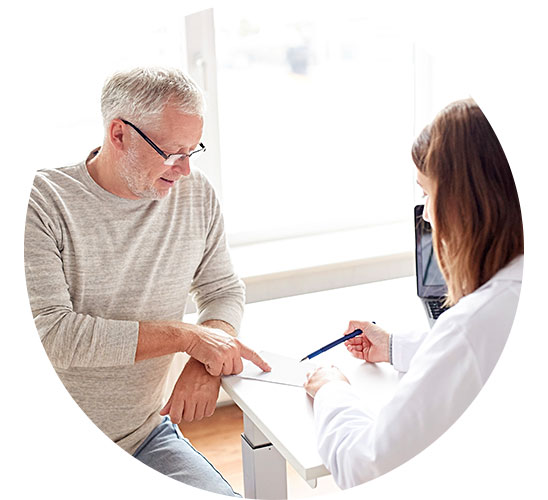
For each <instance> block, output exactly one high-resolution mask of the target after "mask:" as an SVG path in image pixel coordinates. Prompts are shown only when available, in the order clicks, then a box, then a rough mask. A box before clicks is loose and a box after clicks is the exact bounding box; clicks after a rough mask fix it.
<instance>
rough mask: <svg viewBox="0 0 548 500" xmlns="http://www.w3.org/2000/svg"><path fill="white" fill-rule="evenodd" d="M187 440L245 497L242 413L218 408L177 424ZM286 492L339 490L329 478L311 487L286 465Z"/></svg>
mask: <svg viewBox="0 0 548 500" xmlns="http://www.w3.org/2000/svg"><path fill="white" fill-rule="evenodd" d="M179 427H180V429H181V431H182V432H183V434H184V436H185V437H186V438H187V439H189V440H190V442H191V443H192V444H193V445H194V447H195V448H196V449H197V450H199V451H200V452H201V453H202V454H203V455H205V456H206V457H207V459H208V460H209V461H210V462H211V463H212V464H213V465H214V466H215V468H216V469H217V470H218V471H219V472H220V473H221V474H222V475H223V476H224V477H225V479H226V480H227V481H228V482H229V483H230V485H231V486H232V488H233V489H234V491H237V492H238V493H240V494H241V495H242V496H243V494H244V479H243V472H242V454H241V442H240V434H241V433H242V432H243V430H244V424H243V417H242V412H241V410H240V409H239V408H238V407H237V406H236V405H234V404H231V405H228V406H221V407H219V408H217V410H216V411H215V413H214V414H213V416H211V417H209V418H206V419H204V420H202V421H200V422H191V423H186V422H183V423H181V424H180V425H179ZM287 489H288V497H289V498H290V499H295V498H305V497H312V496H317V495H325V494H328V493H333V492H337V491H340V490H339V488H338V487H337V486H336V485H335V483H334V481H333V479H332V478H331V476H328V477H322V478H320V479H319V480H318V486H317V487H316V488H311V487H310V486H308V484H307V483H306V482H305V481H304V480H303V479H302V478H301V477H300V476H299V475H298V474H297V473H296V472H295V471H294V470H293V468H292V467H291V466H290V465H288V466H287Z"/></svg>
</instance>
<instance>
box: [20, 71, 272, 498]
mask: <svg viewBox="0 0 548 500" xmlns="http://www.w3.org/2000/svg"><path fill="white" fill-rule="evenodd" d="M101 107H102V113H103V119H104V125H105V137H104V142H103V145H102V146H101V147H100V148H97V149H95V150H94V151H92V152H91V153H90V154H89V156H88V157H87V159H86V160H85V161H83V162H82V163H80V164H78V165H74V166H70V167H64V168H59V169H53V170H41V171H39V172H38V173H37V175H36V178H35V181H34V185H33V188H32V193H31V197H30V201H29V208H28V215H27V223H26V234H25V268H26V276H27V286H28V292H29V297H30V303H31V308H32V312H33V315H34V318H35V321H36V325H37V328H38V332H39V334H40V338H41V340H42V343H43V346H44V348H45V350H46V352H47V354H48V356H49V358H50V360H51V361H52V363H53V365H54V366H55V369H56V371H57V373H58V375H59V377H60V378H61V380H62V382H63V383H64V385H65V386H66V388H67V389H68V391H69V392H70V394H71V395H72V397H73V398H74V399H75V400H76V402H77V403H78V404H79V405H80V407H81V408H82V410H83V411H84V412H85V413H86V414H87V415H88V416H89V417H90V418H91V420H92V421H93V422H94V423H95V424H96V425H97V426H98V427H99V428H100V429H102V430H103V431H104V432H105V433H106V434H107V435H108V436H109V437H110V438H111V439H112V440H113V441H115V442H116V443H117V444H118V445H120V446H121V447H122V448H123V449H124V450H126V451H127V452H129V453H131V454H132V455H134V456H135V457H136V458H137V459H139V460H141V461H142V462H144V463H145V464H147V465H149V466H150V467H153V468H154V469H156V470H158V471H160V472H162V473H164V474H166V475H169V476H171V477H173V478H175V479H177V480H179V481H182V482H184V483H187V484H190V485H193V486H196V487H199V488H203V489H207V490H210V491H214V492H217V493H221V494H226V495H234V492H233V490H232V488H230V486H229V485H228V483H227V482H226V481H225V480H224V478H222V476H221V475H220V474H219V473H218V472H217V471H216V470H215V469H214V468H213V467H212V466H211V464H209V462H208V461H207V460H205V459H204V458H203V457H202V455H200V454H199V453H198V452H197V451H196V450H194V448H192V446H191V445H190V444H189V443H188V441H186V440H185V439H184V438H183V437H182V435H181V434H180V431H179V429H178V427H176V425H175V424H177V423H179V422H180V421H181V418H184V419H185V420H187V421H191V420H193V419H201V418H203V417H204V416H210V415H211V414H212V413H213V411H214V409H215V403H216V400H217V396H218V392H219V387H220V375H222V374H225V375H227V374H231V373H239V372H240V371H241V370H242V359H241V358H242V357H243V358H247V359H249V360H251V361H252V362H254V363H255V364H256V365H258V366H259V367H261V368H262V369H263V370H269V369H270V367H269V366H268V365H267V364H266V363H265V362H264V361H263V360H262V359H261V358H260V357H259V356H258V355H257V354H256V353H255V352H253V351H252V350H251V349H249V348H247V347H246V346H244V345H243V344H242V343H241V342H239V341H238V340H237V339H236V338H235V336H236V332H237V331H238V328H239V326H240V321H241V317H242V312H243V304H244V287H243V284H242V283H241V281H240V280H239V279H238V277H237V276H236V275H235V274H234V271H233V269H232V265H231V262H230V258H229V254H228V250H227V245H226V241H225V235H224V229H223V218H222V215H221V211H220V208H219V202H218V201H217V198H216V197H215V193H214V191H213V189H212V187H211V185H210V184H209V182H208V180H207V179H206V178H205V176H204V175H203V174H202V173H200V172H199V171H198V170H192V171H191V169H190V165H189V159H190V157H191V156H192V155H195V154H196V155H197V154H199V153H202V152H203V151H205V146H204V145H203V144H202V143H201V142H200V141H201V136H202V127H203V98H202V94H201V92H200V90H199V89H198V88H197V87H196V85H195V84H194V83H193V82H192V80H190V79H189V78H188V77H187V76H185V75H184V74H183V73H181V72H180V71H178V70H164V69H136V70H133V71H129V72H125V73H118V74H115V75H114V76H113V77H112V78H111V79H110V80H109V81H107V83H106V84H105V86H104V88H103V93H102V99H101ZM189 292H190V294H191V295H192V297H193V300H194V301H195V303H196V305H197V308H198V312H199V319H198V324H197V325H193V324H187V323H184V322H183V321H182V319H183V315H184V312H185V307H186V302H187V297H188V294H189ZM182 351H185V352H187V353H188V354H189V355H190V356H191V358H190V360H189V361H188V363H187V364H186V365H185V368H184V369H183V371H182V373H181V375H180V377H179V379H178V381H177V383H176V384H175V388H174V390H173V393H172V394H171V397H170V398H169V400H168V401H167V404H165V405H164V403H165V401H163V394H164V386H165V382H166V377H167V374H168V370H169V368H170V365H171V362H172V359H173V355H174V353H177V352H182ZM170 417H171V418H170Z"/></svg>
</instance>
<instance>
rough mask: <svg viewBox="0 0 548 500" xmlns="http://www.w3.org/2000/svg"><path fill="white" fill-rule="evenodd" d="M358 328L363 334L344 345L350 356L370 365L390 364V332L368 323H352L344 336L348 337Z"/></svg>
mask: <svg viewBox="0 0 548 500" xmlns="http://www.w3.org/2000/svg"><path fill="white" fill-rule="evenodd" d="M357 328H359V329H360V330H362V331H363V333H362V334H361V335H358V336H356V337H354V338H352V339H349V340H347V341H346V342H345V343H344V344H345V345H346V348H347V349H348V351H349V352H350V354H352V356H354V357H355V358H358V359H363V360H364V361H367V362H368V363H379V362H382V361H385V362H389V361H390V353H389V349H390V347H389V343H390V335H389V334H388V332H386V331H385V330H383V329H382V328H381V327H379V326H377V325H375V324H374V323H370V322H368V321H350V323H348V328H347V329H346V331H345V332H344V334H345V335H348V334H349V333H352V332H353V331H354V330H356V329H357Z"/></svg>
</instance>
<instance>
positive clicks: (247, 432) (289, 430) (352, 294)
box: [222, 277, 428, 499]
mask: <svg viewBox="0 0 548 500" xmlns="http://www.w3.org/2000/svg"><path fill="white" fill-rule="evenodd" d="M349 320H369V321H376V322H377V324H378V325H379V326H382V327H383V328H385V329H386V330H388V331H390V332H394V333H395V332H398V331H408V330H410V329H414V328H425V329H426V328H428V321H427V319H426V316H425V314H424V310H423V308H422V305H421V303H420V301H419V299H418V298H417V296H416V289H415V278H414V277H409V278H400V279H395V280H389V281H382V282H377V283H369V284H366V285H358V286H353V287H348V288H342V289H336V290H329V291H325V292H317V293H312V294H307V295H299V296H296V297H288V298H282V299H276V300H271V301H267V302H258V303H253V304H248V305H247V306H246V312H245V316H244V322H243V324H242V330H241V334H240V338H241V339H242V341H243V342H244V343H246V344H247V345H249V346H250V347H252V348H253V349H255V350H257V351H260V350H266V351H272V352H277V353H280V354H284V355H286V356H291V357H294V358H296V359H301V358H302V357H303V356H305V355H306V354H308V353H310V352H312V351H314V350H316V349H317V348H319V347H321V346H322V345H325V344H327V343H328V342H331V341H332V340H334V339H335V338H337V337H338V336H340V335H342V333H343V332H344V330H345V328H346V326H347V323H348V321H349ZM312 361H313V362H315V363H316V364H317V365H322V364H334V365H335V366H338V367H339V368H340V369H341V370H342V371H343V373H344V374H345V375H346V376H347V377H348V379H349V380H350V382H351V383H352V384H353V385H355V386H356V387H358V390H360V391H361V392H362V393H363V394H364V406H366V407H367V408H368V409H369V410H371V411H374V412H376V411H378V410H379V409H380V408H381V407H382V405H383V404H384V403H385V402H386V401H387V400H388V399H389V398H390V397H391V395H392V393H393V390H394V388H395V386H396V384H397V381H398V374H397V372H396V371H395V370H394V369H393V368H392V367H391V366H389V365H387V364H385V363H382V364H378V365H370V364H366V363H363V362H362V361H360V360H357V359H355V358H353V357H352V356H350V354H349V353H348V352H347V350H346V348H345V347H344V345H339V346H337V347H335V348H333V349H331V350H330V351H328V352H326V353H324V354H321V355H320V356H318V357H317V358H314V359H313V360H312ZM222 386H223V388H224V390H225V391H226V392H227V393H228V394H229V395H230V397H231V398H232V399H233V400H234V402H235V403H236V404H237V405H238V406H239V407H240V408H241V409H242V411H243V413H244V434H243V435H242V458H243V466H244V491H245V496H246V498H265V499H268V498H287V479H286V467H285V462H286V461H287V462H289V463H290V464H291V466H292V467H293V468H294V469H295V470H296V471H297V472H298V473H299V474H300V475H301V476H302V478H303V479H304V480H306V481H307V482H308V483H309V484H310V485H311V486H312V487H314V486H315V485H316V479H317V478H318V477H321V476H324V475H327V474H329V472H328V471H327V469H326V468H325V467H324V465H323V464H322V461H321V459H320V456H319V455H318V452H317V451H316V441H315V436H314V421H313V409H312V405H313V400H312V399H311V398H310V397H309V396H308V395H307V394H306V392H305V391H304V389H302V388H300V387H291V386H285V385H279V384H270V383H265V382H260V381H256V380H245V379H239V378H237V377H226V378H224V379H223V382H222Z"/></svg>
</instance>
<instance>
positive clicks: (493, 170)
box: [412, 99, 523, 305]
mask: <svg viewBox="0 0 548 500" xmlns="http://www.w3.org/2000/svg"><path fill="white" fill-rule="evenodd" d="M412 156H413V161H414V162H415V165H416V166H417V168H418V169H419V171H420V172H422V173H423V174H424V175H425V176H427V177H428V178H429V179H431V180H432V184H433V186H434V187H433V191H434V192H433V193H431V199H432V204H431V206H430V210H431V214H432V219H433V221H434V231H433V242H434V250H435V252H436V256H437V258H438V261H439V263H440V268H441V270H442V273H443V275H444V277H445V280H446V281H447V284H448V297H447V303H448V304H449V305H452V304H455V303H456V302H457V301H458V300H459V299H460V298H461V297H463V296H464V295H467V294H469V293H471V292H473V291H474V290H476V289H477V288H478V287H480V286H481V285H483V284H484V283H485V282H486V281H488V280H489V279H490V278H491V277H492V276H493V275H494V274H495V273H496V272H497V271H498V270H499V269H501V268H503V267H504V266H505V265H506V264H508V262H510V261H511V260H512V259H513V258H514V257H516V256H518V255H520V254H522V253H523V225H522V220H521V210H520V206H519V199H518V193H517V190H516V186H515V184H514V178H513V177H512V172H511V170H510V165H509V164H508V161H507V159H506V156H505V154H504V151H503V150H502V147H501V145H500V143H499V141H498V139H497V136H496V135H495V132H494V131H493V129H492V128H491V125H490V124H489V122H488V121H487V118H485V115H484V114H483V112H482V111H481V109H480V108H479V106H478V105H477V104H476V103H475V102H474V101H473V100H472V99H466V100H462V101H456V102H454V103H452V104H450V105H449V106H447V107H446V108H445V109H443V110H442V111H441V112H440V113H439V114H438V115H437V116H436V118H435V119H434V121H433V122H432V123H431V124H430V125H428V126H426V127H425V128H424V130H423V131H422V132H421V134H420V135H419V137H417V139H416V141H415V143H414V144H413V148H412Z"/></svg>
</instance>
